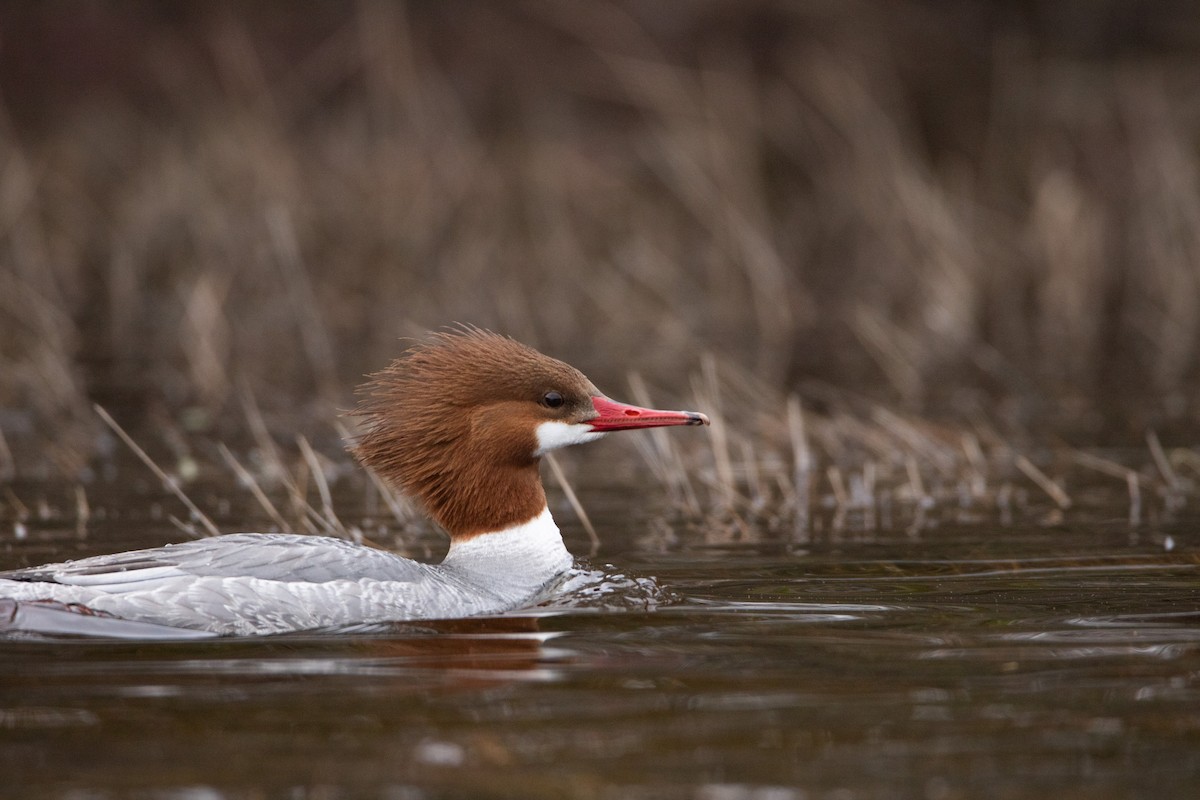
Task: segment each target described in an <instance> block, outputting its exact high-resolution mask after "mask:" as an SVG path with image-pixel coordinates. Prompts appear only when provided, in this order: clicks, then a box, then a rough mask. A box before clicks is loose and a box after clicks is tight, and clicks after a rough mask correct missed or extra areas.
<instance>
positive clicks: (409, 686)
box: [0, 495, 1200, 800]
mask: <svg viewBox="0 0 1200 800" xmlns="http://www.w3.org/2000/svg"><path fill="white" fill-rule="evenodd" d="M584 499H585V502H587V503H588V504H589V508H590V510H591V511H592V514H593V516H594V518H595V521H596V523H597V527H598V528H599V530H600V532H601V535H602V538H603V547H602V549H601V550H600V551H599V552H598V553H597V554H595V555H594V556H593V557H592V558H591V559H590V563H591V565H592V567H594V568H599V569H602V570H604V571H605V572H606V573H607V576H608V582H607V584H605V585H604V586H603V587H598V586H597V585H596V584H594V583H593V584H591V585H590V588H588V589H587V590H586V591H578V592H576V593H575V594H573V595H569V596H568V597H566V598H560V599H559V600H558V601H556V602H554V603H551V604H550V605H549V606H547V607H543V608H538V609H533V610H530V611H527V612H522V613H517V614H511V615H507V616H504V617H499V618H487V619H477V620H469V621H458V622H442V623H422V624H417V625H407V626H393V627H390V628H379V629H373V630H363V631H351V632H340V633H337V634H304V635H289V636H279V637H271V638H265V639H258V640H221V641H199V642H179V643H138V642H96V641H75V640H53V641H51V640H10V641H4V642H0V648H2V650H0V775H3V781H2V785H3V788H2V789H0V792H3V793H4V795H5V796H12V797H69V798H109V797H114V798H115V797H139V798H141V797H155V798H157V797H168V798H221V797H230V798H260V797H286V798H342V797H347V798H350V797H354V798H357V797H380V798H403V799H404V800H410V799H415V798H458V797H484V798H487V797H522V798H562V797H585V798H702V799H703V800H735V799H736V800H743V799H744V800H750V799H751V798H752V799H753V800H768V799H769V800H785V799H786V798H806V799H807V798H830V799H831V800H851V799H852V798H908V797H914V798H930V799H931V800H943V799H944V798H980V797H996V798H1135V797H1153V798H1159V799H1161V798H1174V797H1179V798H1192V797H1196V796H1200V795H1198V794H1197V792H1198V791H1200V568H1198V563H1200V546H1198V545H1200V540H1198V537H1197V535H1196V534H1195V532H1194V531H1195V526H1194V524H1192V522H1191V521H1190V520H1189V519H1188V518H1187V517H1186V516H1184V517H1181V518H1177V519H1175V520H1174V521H1172V522H1170V523H1160V524H1157V525H1154V526H1150V527H1140V528H1130V526H1128V525H1127V524H1123V523H1121V522H1120V521H1119V520H1118V521H1113V522H1105V521H1103V520H1102V519H1093V520H1085V521H1082V522H1078V523H1076V522H1072V521H1071V520H1070V519H1068V520H1067V524H1064V525H1059V526H1050V527H1043V526H1038V525H1032V524H1028V525H1013V526H1001V525H999V524H998V523H996V522H994V521H993V522H985V523H981V524H977V525H971V526H964V527H955V526H949V525H941V526H939V527H936V528H932V529H927V530H920V531H915V532H913V531H905V530H900V531H895V532H878V531H876V532H857V533H853V532H840V533H839V532H833V531H831V530H830V529H828V528H826V529H825V530H824V532H823V533H820V534H812V535H808V536H805V537H799V538H797V537H795V536H793V535H792V534H787V535H784V534H774V533H769V532H767V531H765V530H760V529H757V528H755V527H754V526H749V527H741V528H739V529H738V533H737V534H736V536H731V535H729V534H728V533H726V532H723V529H722V528H719V527H711V528H707V529H706V528H704V527H703V526H697V525H695V524H684V523H683V522H664V521H663V520H661V519H653V518H651V517H649V516H646V515H640V514H637V513H631V512H630V511H629V510H628V509H626V508H623V507H622V506H621V505H620V504H619V503H617V502H614V498H613V497H612V496H609V495H603V496H596V497H592V498H588V497H587V496H586V495H585V498H584ZM125 516H126V518H125V519H123V520H121V519H112V518H111V517H110V518H108V519H105V520H96V519H93V520H92V521H91V522H89V524H88V525H87V526H85V528H84V529H82V530H76V528H75V527H74V526H72V525H67V524H60V523H56V522H54V521H53V520H51V521H49V522H46V523H44V524H40V525H37V524H31V525H30V526H28V528H27V530H26V531H25V535H24V538H22V539H20V540H17V539H14V536H13V535H12V533H11V531H10V530H6V531H5V533H4V535H3V538H2V539H0V566H5V567H7V566H17V565H22V564H26V563H32V562H37V561H41V560H45V559H46V558H49V557H66V556H75V555H86V554H90V553H92V552H100V551H104V550H108V549H117V548H120V547H130V546H137V545H154V544H161V543H162V542H163V541H167V540H169V539H171V538H178V534H176V533H175V532H174V531H172V530H171V529H170V527H169V525H168V524H165V523H164V522H162V521H161V520H153V519H147V518H135V517H136V516H137V515H131V514H130V513H128V512H127V513H126V515H125ZM557 516H558V517H559V519H560V521H561V522H562V524H563V527H564V530H565V533H566V535H567V538H568V542H569V544H570V545H571V547H572V549H573V550H574V551H575V552H579V553H582V552H586V551H587V549H588V547H587V540H586V537H585V536H584V534H583V532H582V531H581V530H580V529H579V527H578V526H577V524H575V523H574V520H573V519H572V518H571V515H570V513H569V511H560V512H558V513H557ZM1117 516H1118V517H1119V515H1117ZM246 522H247V527H250V526H251V524H252V523H254V522H256V520H246ZM222 527H223V529H226V530H233V529H234V528H236V527H238V526H237V525H231V524H227V523H226V522H222ZM409 544H410V546H411V549H412V550H413V551H414V552H417V553H419V554H421V553H425V552H428V553H429V554H431V555H434V556H436V555H437V553H436V550H437V547H438V546H439V545H438V543H437V540H436V539H434V538H430V537H428V536H425V537H424V538H421V539H419V540H417V541H411V542H410V543H409ZM606 565H611V566H606ZM650 577H653V578H654V579H655V581H656V582H657V587H658V588H657V589H654V588H653V585H652V584H649V583H648V581H646V580H644V579H645V578H650ZM638 578H641V579H643V580H640V581H639V580H637V579H638Z"/></svg>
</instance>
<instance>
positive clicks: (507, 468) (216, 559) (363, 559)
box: [0, 329, 707, 635]
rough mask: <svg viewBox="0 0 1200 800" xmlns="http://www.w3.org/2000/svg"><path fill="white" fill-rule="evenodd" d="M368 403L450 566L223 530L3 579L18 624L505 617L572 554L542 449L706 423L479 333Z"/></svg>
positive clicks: (400, 362)
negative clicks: (66, 613)
mask: <svg viewBox="0 0 1200 800" xmlns="http://www.w3.org/2000/svg"><path fill="white" fill-rule="evenodd" d="M360 413H361V414H362V415H363V416H364V417H365V419H366V433H365V434H364V435H363V437H362V439H361V441H360V442H359V444H358V446H357V448H356V452H357V454H358V456H359V458H360V459H361V460H362V461H363V462H364V463H365V464H366V465H367V466H369V467H371V468H373V469H375V470H376V471H378V472H379V473H380V474H381V475H382V476H383V477H384V478H386V479H388V480H390V481H392V482H393V483H394V484H395V485H396V486H398V487H399V488H400V489H402V490H404V491H406V492H408V493H409V494H411V495H413V496H414V497H415V498H417V499H418V500H420V501H421V503H422V504H423V506H424V507H425V509H426V510H427V511H428V512H429V513H430V515H431V516H432V517H433V518H434V520H435V521H437V522H438V523H439V524H440V525H442V527H444V528H445V529H446V531H447V532H448V533H449V534H450V541H451V544H450V550H449V552H448V553H447V555H446V558H445V559H444V560H443V562H442V563H441V564H424V563H420V562H417V561H413V560H411V559H407V558H403V557H401V556H398V555H396V554H393V553H389V552H386V551H383V550H379V549H375V548H371V547H366V546H363V545H358V544H354V543H351V542H347V541H344V540H341V539H331V538H326V537H314V536H302V535H295V534H256V533H240V534H229V535H225V536H217V537H212V538H209V539H202V540H197V541H191V542H186V543H182V544H173V545H167V546H165V547H159V548H154V549H149V550H136V551H131V552H126V553H117V554H113V555H103V556H96V557H93V558H86V559H81V560H77V561H68V562H63V563H59V564H48V565H45V566H39V567H29V568H26V569H20V570H14V571H10V572H4V573H0V599H7V600H8V601H10V602H9V606H10V607H11V611H12V613H10V614H9V616H10V618H11V619H12V620H17V619H18V617H19V616H20V615H19V614H18V613H17V612H19V611H20V610H21V609H22V608H23V607H25V608H29V607H30V604H32V606H37V605H38V604H41V605H42V606H45V607H49V606H51V605H52V606H54V607H56V608H59V609H62V610H73V611H77V612H82V613H86V614H89V615H93V616H97V617H98V618H103V619H115V620H122V621H126V622H129V623H139V624H141V625H144V626H147V630H148V629H150V628H153V629H162V630H167V631H170V630H179V631H190V632H197V633H201V634H209V635H244V634H267V633H281V632H288V631H299V630H312V629H319V628H337V627H345V626H349V625H358V624H364V623H375V622H387V621H399V620H412V619H427V618H439V617H461V616H470V615H475V614H487V613H498V612H502V611H506V610H509V609H512V608H516V607H519V606H523V605H527V604H529V603H531V602H534V601H536V600H538V599H539V598H541V597H543V596H544V595H545V594H547V593H548V592H549V591H550V590H552V589H553V588H554V587H555V586H556V585H557V583H558V582H559V581H560V580H561V578H562V576H563V575H564V574H565V573H566V572H567V571H568V570H569V569H570V567H571V564H572V558H571V555H570V553H569V552H568V551H567V549H566V547H565V545H564V544H563V540H562V536H561V535H560V534H559V531H558V528H557V526H556V525H555V524H554V520H553V519H552V518H551V516H550V512H549V510H548V508H547V506H546V498H545V494H544V492H543V491H542V486H541V480H540V477H539V474H538V462H539V460H540V457H541V456H542V455H543V454H544V453H546V452H548V451H550V450H553V449H556V448H558V447H563V446H566V445H569V444H576V443H581V442H585V441H590V440H592V439H595V438H599V437H600V436H602V435H604V433H606V432H608V431H610V430H619V429H623V428H638V427H654V426H660V425H693V424H707V419H706V418H705V417H704V416H703V415H701V414H696V413H693V412H677V411H666V412H664V411H654V410H651V409H641V408H637V407H635V406H626V405H624V404H620V403H616V402H614V401H612V400H609V399H608V398H606V397H604V396H603V395H601V394H600V393H599V391H598V390H596V389H595V387H594V386H593V385H592V384H591V383H590V382H589V381H588V380H587V379H586V378H585V377H584V376H583V375H582V374H581V373H579V372H578V371H577V370H575V369H574V368H572V367H570V366H568V365H566V364H564V363H562V362H560V361H556V360H554V359H551V358H548V357H547V356H544V355H542V354H540V353H538V352H537V351H535V350H532V349H530V348H528V347H525V346H524V345H521V344H519V343H517V342H515V341H513V340H511V339H507V338H505V337H502V336H498V335H496V334H492V333H488V332H485V331H479V330H475V329H468V330H464V331H459V332H455V333H444V334H438V335H436V336H434V337H433V338H432V339H431V340H430V341H429V342H427V343H425V344H421V345H418V346H416V347H414V348H413V349H411V350H410V351H409V352H408V353H406V354H405V355H404V356H403V357H401V358H400V359H397V360H396V361H395V362H393V364H392V365H391V366H390V367H389V368H388V369H387V370H384V371H383V372H381V373H379V374H378V375H376V376H375V377H374V380H373V381H372V382H371V383H369V384H368V385H367V387H366V394H365V399H364V402H363V404H362V407H361V409H360ZM0 608H2V607H0ZM2 616H3V614H2V613H0V617H2ZM2 625H3V621H2V620H0V626H2ZM10 627H11V624H10Z"/></svg>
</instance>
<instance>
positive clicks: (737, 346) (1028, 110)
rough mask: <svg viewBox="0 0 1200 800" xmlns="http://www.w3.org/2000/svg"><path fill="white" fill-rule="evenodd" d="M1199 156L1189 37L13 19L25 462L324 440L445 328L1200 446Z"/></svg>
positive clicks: (796, 16) (1176, 30) (224, 11)
mask: <svg viewBox="0 0 1200 800" xmlns="http://www.w3.org/2000/svg"><path fill="white" fill-rule="evenodd" d="M1198 146H1200V6H1197V5H1196V4H1195V3H1191V2H1182V1H1180V2H1170V0H1163V2H1157V3H1154V4H1131V3H1124V2H1118V1H1117V0H1112V1H1111V2H1107V1H1106V0H1074V1H1073V2H1072V1H1071V0H1064V1H1063V2H1056V3H1039V2H987V1H985V0H974V1H970V0H968V1H966V2H916V1H915V0H888V1H887V2H857V1H854V0H851V1H849V2H759V1H757V0H749V1H748V2H738V3H732V2H703V1H700V0H691V1H689V2H675V3H655V2H522V3H504V4H499V3H489V2H482V1H480V2H456V3H435V2H413V3H406V4H402V3H392V2H358V3H341V2H294V1H292V0H289V1H288V2H282V1H280V2H257V3H252V4H244V3H242V4H239V3H190V2H123V3H110V2H83V1H80V0H73V1H72V2H53V1H48V0H39V2H6V3H4V4H3V5H2V6H0V432H2V433H3V437H0V441H2V442H3V446H2V447H0V453H3V454H4V457H3V458H0V461H7V462H8V464H7V465H6V466H5V469H6V470H7V472H8V474H10V475H11V474H13V473H16V472H20V470H21V469H22V468H23V467H32V466H36V465H42V466H45V465H47V464H48V465H49V468H50V469H52V470H58V471H61V472H64V473H67V474H70V473H71V472H72V471H74V470H78V469H79V467H80V465H81V464H83V463H85V462H86V461H87V460H88V459H89V458H90V457H91V456H92V455H94V450H95V447H96V441H97V440H96V437H95V431H96V429H97V428H98V427H99V423H98V422H97V421H96V418H95V415H94V412H93V411H92V408H91V404H92V403H93V402H98V403H100V404H102V405H104V406H105V407H107V408H109V409H110V410H111V411H112V412H113V414H114V415H115V416H116V417H117V418H118V419H120V420H123V421H125V422H126V423H127V424H131V425H132V424H135V422H134V421H138V420H141V421H143V422H144V421H146V420H151V421H158V422H160V423H161V422H162V421H164V420H166V421H174V422H176V423H178V422H179V420H185V421H187V425H188V426H190V427H191V428H194V429H198V430H202V431H206V432H213V433H215V434H217V435H218V436H221V435H229V431H230V430H234V431H236V430H239V429H242V430H244V428H245V421H244V418H243V417H242V413H241V411H240V410H239V399H238V398H239V396H241V397H242V398H243V399H244V398H245V397H247V396H250V397H253V398H255V402H256V403H257V404H258V405H259V406H261V407H262V408H263V409H264V410H265V411H266V412H267V413H268V415H272V416H271V419H277V418H280V417H278V416H276V415H282V418H285V419H287V420H288V424H289V425H291V426H293V427H295V428H298V429H304V427H305V426H306V425H308V426H312V425H315V424H317V423H318V422H319V423H320V424H327V423H328V418H329V417H330V415H331V414H332V413H333V410H334V409H338V408H341V409H344V408H347V407H349V406H350V405H351V404H352V403H353V399H352V389H353V387H354V385H355V384H357V383H358V382H359V381H360V379H361V376H362V375H363V374H364V373H366V372H369V371H373V370H375V369H378V368H381V367H382V366H384V365H385V364H386V363H387V361H388V360H389V359H390V358H392V357H394V356H395V355H397V354H398V353H399V352H400V350H401V349H402V347H403V344H402V343H400V342H398V341H397V340H398V339H399V337H403V336H416V335H420V334H421V333H422V332H423V331H425V330H428V329H431V328H438V327H441V326H444V325H448V324H451V323H454V322H466V323H472V324H476V325H480V326H484V327H488V328H492V329H495V330H498V331H501V332H504V333H507V334H510V335H512V336H514V337H516V338H518V339H520V340H522V341H525V342H527V343H529V344H532V345H534V346H536V347H538V348H540V349H543V350H544V351H546V352H547V353H549V354H551V355H554V356H557V357H560V358H563V359H565V360H568V361H570V362H571V363H573V364H575V365H577V366H578V367H580V368H581V369H582V370H584V371H585V372H586V373H587V374H588V375H589V376H590V377H591V378H592V379H593V380H594V381H595V382H596V383H597V384H598V385H600V386H601V387H604V388H605V389H606V390H607V391H609V392H610V393H611V394H613V395H614V396H617V397H629V390H628V387H629V382H628V379H629V374H630V373H631V372H637V373H640V374H641V375H643V376H646V378H647V380H648V384H649V388H648V389H647V391H648V392H649V393H651V394H652V396H653V399H654V400H655V401H656V402H662V403H678V404H686V405H689V406H690V405H695V404H696V395H697V394H698V393H700V392H699V389H703V388H705V387H707V389H708V392H709V394H708V396H707V397H705V398H702V399H706V400H707V401H709V402H710V403H711V402H713V401H714V398H713V397H712V395H713V394H714V393H715V392H716V391H717V388H716V387H718V386H721V387H723V388H721V389H720V391H723V392H725V393H726V394H725V398H724V399H725V407H726V413H727V415H734V416H737V417H745V418H749V417H750V416H751V415H758V416H759V417H762V418H764V419H768V420H769V419H771V418H775V419H777V420H779V419H782V417H783V416H784V406H785V404H786V400H785V398H787V397H788V396H792V395H794V396H796V397H797V398H798V399H799V400H800V402H801V404H802V406H803V408H805V409H806V410H807V411H808V412H809V413H810V414H812V415H814V416H813V419H814V420H819V419H821V418H822V415H827V414H834V413H835V412H838V411H839V409H854V408H858V407H859V406H856V405H855V404H856V403H867V404H869V405H868V407H869V408H880V407H883V408H889V409H894V410H895V413H897V414H902V415H909V418H914V419H920V420H924V421H928V422H929V423H931V424H932V423H937V424H938V425H950V426H969V427H970V428H971V429H972V430H974V431H980V430H984V429H987V430H995V431H999V432H1000V433H1001V435H1002V436H1007V437H1012V436H1032V437H1035V438H1039V439H1040V440H1062V441H1066V442H1070V443H1073V444H1092V445H1095V444H1119V443H1125V442H1131V441H1134V442H1141V441H1142V437H1143V436H1144V435H1145V432H1146V431H1147V430H1149V429H1153V430H1155V431H1157V432H1159V433H1160V434H1162V435H1164V436H1175V437H1181V436H1188V435H1192V433H1193V432H1194V431H1195V429H1196V422H1197V420H1198V417H1197V394H1196V388H1197V383H1198V378H1200V369H1198V367H1200V359H1198V348H1200V172H1198V163H1200V162H1198V150H1197V148H1198ZM706 354H707V355H706ZM702 361H704V363H705V364H706V367H705V369H707V371H708V372H707V381H706V380H705V379H704V378H698V377H697V376H698V375H702V373H704V370H702V368H701V362H702ZM714 376H717V377H714ZM636 383H637V382H636V380H635V384H636ZM698 387H699V389H698ZM630 399H633V398H630ZM847 413H849V414H850V415H851V416H853V411H850V412H847ZM756 436H758V437H760V438H759V441H760V442H766V443H767V444H770V442H771V441H772V438H771V437H775V438H776V439H777V440H778V441H780V442H786V440H787V437H788V428H787V426H786V425H777V426H775V427H774V428H772V427H770V426H769V425H767V426H765V427H763V428H762V429H761V430H759V431H758V433H756Z"/></svg>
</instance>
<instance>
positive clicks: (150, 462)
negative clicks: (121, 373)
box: [92, 404, 221, 536]
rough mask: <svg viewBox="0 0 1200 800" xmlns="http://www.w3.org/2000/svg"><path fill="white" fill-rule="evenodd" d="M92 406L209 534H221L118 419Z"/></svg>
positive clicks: (97, 406) (98, 406)
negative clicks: (118, 422) (119, 423)
mask: <svg viewBox="0 0 1200 800" xmlns="http://www.w3.org/2000/svg"><path fill="white" fill-rule="evenodd" d="M92 408H93V409H95V411H96V413H97V414H99V415H100V419H102V420H104V424H106V425H107V426H108V427H109V428H111V429H112V431H113V433H115V434H117V436H119V437H120V438H121V441H123V442H124V443H125V446H126V447H128V448H129V449H130V450H132V451H133V453H134V455H136V456H137V457H138V458H139V459H140V460H141V462H142V463H143V464H145V465H146V467H148V468H149V469H150V471H151V472H153V473H154V474H155V475H156V476H157V477H158V479H159V480H160V481H162V485H163V488H164V489H166V490H167V491H169V492H171V494H173V495H175V496H176V497H177V498H179V501H180V502H181V503H183V504H184V505H185V506H187V508H188V511H190V512H191V514H192V518H193V519H196V520H198V521H199V522H200V524H201V525H203V526H204V530H206V531H207V532H208V535H209V536H219V535H220V534H221V531H220V530H219V529H218V528H217V526H216V525H214V524H213V521H212V520H211V519H209V518H208V515H207V514H205V513H204V512H203V511H201V510H200V508H199V507H198V506H197V505H196V504H195V503H193V502H192V500H191V498H190V497H188V496H187V495H186V494H185V493H184V491H183V489H181V488H179V483H178V482H177V481H175V480H172V479H171V478H170V477H168V476H167V473H165V472H163V471H162V469H160V468H159V466H158V464H155V463H154V459H152V458H150V456H149V454H147V453H146V451H145V450H143V449H142V448H141V447H139V446H138V443H137V442H135V441H134V440H133V438H132V437H131V436H130V435H129V434H128V433H126V432H125V429H124V428H122V427H121V426H120V425H118V424H117V421H116V420H115V419H113V418H112V417H111V416H110V415H109V413H108V412H107V411H105V410H104V409H103V408H102V407H101V406H100V405H98V404H96V405H93V406H92ZM185 529H186V528H185Z"/></svg>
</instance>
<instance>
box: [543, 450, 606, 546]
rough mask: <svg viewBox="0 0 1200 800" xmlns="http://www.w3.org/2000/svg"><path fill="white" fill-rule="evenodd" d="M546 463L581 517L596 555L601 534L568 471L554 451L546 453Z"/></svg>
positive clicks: (572, 506)
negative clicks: (572, 484) (570, 479)
mask: <svg viewBox="0 0 1200 800" xmlns="http://www.w3.org/2000/svg"><path fill="white" fill-rule="evenodd" d="M545 458H546V463H547V464H549V465H550V472H551V473H553V475H554V480H555V481H557V482H558V485H559V487H560V488H561V489H562V490H563V494H564V495H566V498H567V502H568V503H570V504H571V509H572V510H573V511H574V512H575V516H577V517H579V522H580V524H582V525H583V529H584V530H585V531H587V535H588V541H590V542H591V544H592V551H591V553H590V554H591V555H595V554H596V553H597V552H598V551H599V550H600V536H599V535H598V534H597V533H596V528H595V526H594V525H592V520H591V519H590V518H589V517H588V514H587V510H586V509H585V508H584V507H583V503H581V502H579V497H578V496H577V495H576V494H575V489H574V488H573V487H572V486H571V482H570V481H568V480H567V476H566V473H564V472H563V470H562V467H561V466H559V464H558V459H556V458H555V457H554V454H553V453H546V455H545Z"/></svg>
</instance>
